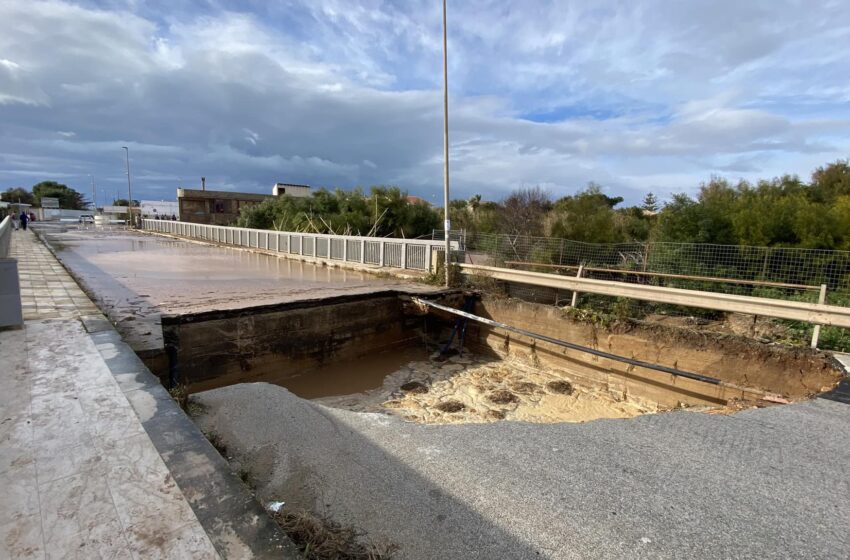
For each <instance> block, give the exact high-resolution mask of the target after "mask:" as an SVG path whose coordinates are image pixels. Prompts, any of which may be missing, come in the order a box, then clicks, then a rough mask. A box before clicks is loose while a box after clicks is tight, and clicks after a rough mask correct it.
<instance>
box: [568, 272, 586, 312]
mask: <svg viewBox="0 0 850 560" xmlns="http://www.w3.org/2000/svg"><path fill="white" fill-rule="evenodd" d="M582 272H584V263H579V265H578V272H577V273H576V278H581V273H582ZM577 304H578V292H573V299H572V300H571V301H570V307H575V306H576V305H577Z"/></svg>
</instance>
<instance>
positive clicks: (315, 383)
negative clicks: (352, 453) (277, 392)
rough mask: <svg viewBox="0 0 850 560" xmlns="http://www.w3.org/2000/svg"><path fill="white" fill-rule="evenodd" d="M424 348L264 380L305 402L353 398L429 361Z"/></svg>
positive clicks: (397, 350)
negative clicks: (414, 364) (408, 366)
mask: <svg viewBox="0 0 850 560" xmlns="http://www.w3.org/2000/svg"><path fill="white" fill-rule="evenodd" d="M427 359H428V352H427V351H426V350H425V348H423V347H406V348H400V349H396V350H387V351H385V352H381V353H378V354H374V355H372V356H367V357H365V358H361V359H359V360H352V361H348V362H342V363H340V362H336V363H332V364H327V365H325V366H322V367H321V368H317V369H315V370H311V371H305V372H303V373H300V374H299V375H296V376H289V375H281V376H280V377H278V378H269V379H263V381H267V382H269V383H274V384H276V385H280V386H282V387H286V388H287V389H289V390H290V391H291V392H292V393H294V394H296V395H298V396H299V397H301V398H304V399H318V398H322V397H333V396H338V395H352V394H357V393H363V392H366V391H370V390H374V389H378V388H380V387H382V386H383V384H384V380H385V379H386V378H387V376H389V375H390V374H392V373H394V372H396V371H398V370H399V369H401V368H402V367H403V366H405V365H406V364H408V363H410V362H414V361H418V360H427Z"/></svg>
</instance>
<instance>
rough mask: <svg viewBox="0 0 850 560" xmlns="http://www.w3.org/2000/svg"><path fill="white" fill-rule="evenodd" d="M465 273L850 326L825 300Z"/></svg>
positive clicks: (474, 269)
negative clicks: (786, 298) (776, 297)
mask: <svg viewBox="0 0 850 560" xmlns="http://www.w3.org/2000/svg"><path fill="white" fill-rule="evenodd" d="M460 268H461V272H462V273H463V274H472V275H481V276H487V277H490V278H493V279H496V280H503V281H507V282H517V283H520V284H531V285H535V286H546V287H551V288H561V289H564V290H572V291H577V292H583V293H589V294H599V295H606V296H616V297H626V298H632V299H638V300H643V301H654V302H660V303H669V304H673V305H685V306H688V307H701V308H703V309H716V310H718V311H728V312H737V313H747V314H750V315H761V316H764V317H775V318H777V319H790V320H794V321H804V322H807V323H814V324H820V325H833V326H836V327H845V328H847V327H850V308H847V307H839V306H836V305H824V304H822V303H805V302H798V301H787V300H781V299H771V298H761V297H752V296H739V295H732V294H721V293H717V292H701V291H697V290H685V289H682V288H667V287H661V286H649V285H645V284H628V283H625V282H616V281H612V280H594V279H590V278H580V277H572V276H560V275H557V274H546V273H542V272H529V271H526V270H515V269H509V268H497V267H492V266H479V265H469V264H461V265H460Z"/></svg>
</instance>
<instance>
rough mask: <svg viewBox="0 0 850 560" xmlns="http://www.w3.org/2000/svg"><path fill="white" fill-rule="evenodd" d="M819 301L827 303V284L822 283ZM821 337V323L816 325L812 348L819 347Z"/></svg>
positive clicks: (813, 332)
mask: <svg viewBox="0 0 850 560" xmlns="http://www.w3.org/2000/svg"><path fill="white" fill-rule="evenodd" d="M818 303H820V304H824V303H826V284H821V285H820V292H819V293H818ZM819 339H820V325H815V329H814V330H813V331H812V348H817V347H818V340H819Z"/></svg>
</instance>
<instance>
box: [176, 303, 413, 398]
mask: <svg viewBox="0 0 850 560" xmlns="http://www.w3.org/2000/svg"><path fill="white" fill-rule="evenodd" d="M421 325H422V320H421V318H416V317H406V316H405V314H404V312H403V307H402V301H401V300H400V298H399V295H398V294H397V293H396V292H380V293H373V294H364V295H356V296H341V297H335V298H324V299H319V300H309V301H299V302H295V303H288V304H280V305H272V306H263V307H253V308H246V309H239V310H223V311H216V312H208V313H199V314H195V315H181V316H164V317H163V318H162V330H163V337H164V340H165V349H166V353H167V354H168V360H169V371H170V381H171V382H172V383H174V382H177V383H181V384H185V385H187V386H188V389H189V391H191V392H198V391H204V390H207V389H212V388H215V387H222V386H226V385H231V384H233V383H241V382H253V381H272V382H274V380H281V379H285V378H286V377H288V376H293V375H296V374H298V373H302V372H304V371H305V370H309V369H314V368H316V367H320V366H321V365H322V364H323V363H329V362H339V361H344V360H350V359H356V358H358V357H361V356H364V355H367V354H369V353H372V352H377V351H380V350H384V349H387V348H391V347H394V346H401V345H404V344H405V343H407V342H409V341H411V340H412V339H414V338H416V337H418V336H420V335H419V331H418V327H420V326H421Z"/></svg>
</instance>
